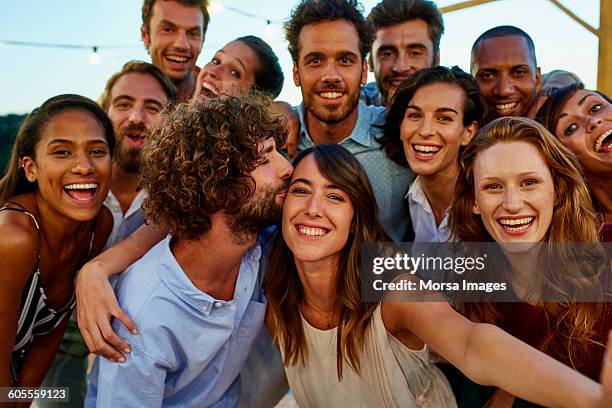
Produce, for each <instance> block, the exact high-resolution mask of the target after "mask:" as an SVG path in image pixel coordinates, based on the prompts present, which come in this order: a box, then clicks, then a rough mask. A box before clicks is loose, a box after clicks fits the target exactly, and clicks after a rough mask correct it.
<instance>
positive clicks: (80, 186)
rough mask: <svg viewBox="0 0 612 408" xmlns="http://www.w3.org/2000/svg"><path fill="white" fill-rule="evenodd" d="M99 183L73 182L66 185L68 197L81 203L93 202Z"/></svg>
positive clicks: (65, 189) (65, 190)
mask: <svg viewBox="0 0 612 408" xmlns="http://www.w3.org/2000/svg"><path fill="white" fill-rule="evenodd" d="M97 191H98V183H95V182H93V183H73V184H67V185H65V186H64V192H65V193H66V195H68V197H70V198H72V199H73V200H75V201H77V202H78V203H80V204H91V203H93V202H94V201H95V198H96V192H97Z"/></svg>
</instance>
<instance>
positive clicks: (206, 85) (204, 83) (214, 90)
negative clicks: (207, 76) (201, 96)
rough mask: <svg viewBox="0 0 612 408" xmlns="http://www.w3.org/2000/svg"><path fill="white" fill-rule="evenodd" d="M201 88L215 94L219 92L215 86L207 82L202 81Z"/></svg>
mask: <svg viewBox="0 0 612 408" xmlns="http://www.w3.org/2000/svg"><path fill="white" fill-rule="evenodd" d="M202 88H204V89H206V90H209V91H210V92H212V93H214V94H215V95H218V94H219V91H218V90H217V88H215V87H214V86H213V85H212V84H209V83H208V82H202Z"/></svg>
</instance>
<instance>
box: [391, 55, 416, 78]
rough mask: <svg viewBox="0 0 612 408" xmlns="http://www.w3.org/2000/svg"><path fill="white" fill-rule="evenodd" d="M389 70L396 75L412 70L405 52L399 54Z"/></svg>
mask: <svg viewBox="0 0 612 408" xmlns="http://www.w3.org/2000/svg"><path fill="white" fill-rule="evenodd" d="M391 69H392V70H393V72H394V73H396V74H404V73H406V72H408V71H410V70H411V69H412V64H411V63H410V58H408V56H407V55H406V53H405V52H400V53H399V55H398V56H397V58H396V59H395V62H394V63H393V66H392V67H391Z"/></svg>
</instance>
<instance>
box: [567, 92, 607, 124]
mask: <svg viewBox="0 0 612 408" xmlns="http://www.w3.org/2000/svg"><path fill="white" fill-rule="evenodd" d="M589 96H595V97H597V96H599V95H597V94H595V93H589V94H586V95H584V96H583V97H582V98H580V100H579V101H578V106H582V105H583V104H584V101H586V100H587V98H588V97H589ZM566 116H569V113H565V112H564V113H562V114H560V115H559V120H561V118H564V117H566Z"/></svg>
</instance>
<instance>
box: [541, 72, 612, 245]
mask: <svg viewBox="0 0 612 408" xmlns="http://www.w3.org/2000/svg"><path fill="white" fill-rule="evenodd" d="M536 120H538V121H539V122H540V123H542V124H543V125H544V126H545V127H546V128H547V129H548V130H549V131H550V132H551V133H553V134H554V135H555V136H556V137H557V138H558V139H559V141H561V143H563V145H564V146H565V147H567V148H568V149H569V150H571V151H572V153H574V154H575V155H576V157H577V158H578V162H580V165H581V166H582V169H583V171H584V173H585V177H586V180H587V184H588V186H589V189H590V190H591V194H592V195H593V201H594V203H593V204H594V205H595V209H596V210H597V211H598V212H599V213H600V214H601V216H602V221H603V223H602V224H603V225H602V227H601V229H600V231H599V236H600V239H601V241H603V242H612V101H611V100H610V98H609V97H608V96H606V95H604V94H602V93H600V92H597V91H590V90H587V89H584V87H583V86H582V85H581V84H575V85H570V86H568V87H565V88H561V89H559V90H558V91H557V92H555V93H554V94H553V95H551V96H550V97H549V98H548V99H547V101H546V102H545V103H544V105H542V108H541V109H540V110H539V111H538V114H537V116H536Z"/></svg>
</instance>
